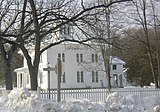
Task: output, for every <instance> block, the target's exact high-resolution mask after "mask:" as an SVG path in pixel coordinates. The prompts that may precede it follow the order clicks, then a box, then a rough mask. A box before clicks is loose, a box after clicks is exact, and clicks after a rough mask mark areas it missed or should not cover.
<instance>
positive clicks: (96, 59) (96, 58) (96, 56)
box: [95, 54, 98, 62]
mask: <svg viewBox="0 0 160 112" xmlns="http://www.w3.org/2000/svg"><path fill="white" fill-rule="evenodd" d="M95 62H98V55H97V54H95Z"/></svg>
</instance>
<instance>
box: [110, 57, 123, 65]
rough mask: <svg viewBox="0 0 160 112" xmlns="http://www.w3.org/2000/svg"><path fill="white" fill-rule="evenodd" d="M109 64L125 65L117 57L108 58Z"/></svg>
mask: <svg viewBox="0 0 160 112" xmlns="http://www.w3.org/2000/svg"><path fill="white" fill-rule="evenodd" d="M110 63H111V64H123V65H125V64H126V63H125V62H124V61H123V60H121V59H119V58H117V57H113V56H110Z"/></svg>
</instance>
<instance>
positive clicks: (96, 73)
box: [96, 71, 98, 82]
mask: <svg viewBox="0 0 160 112" xmlns="http://www.w3.org/2000/svg"><path fill="white" fill-rule="evenodd" d="M96 82H98V71H96Z"/></svg>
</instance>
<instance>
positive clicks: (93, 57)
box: [91, 54, 94, 62]
mask: <svg viewBox="0 0 160 112" xmlns="http://www.w3.org/2000/svg"><path fill="white" fill-rule="evenodd" d="M91 59H92V62H94V54H92V57H91Z"/></svg>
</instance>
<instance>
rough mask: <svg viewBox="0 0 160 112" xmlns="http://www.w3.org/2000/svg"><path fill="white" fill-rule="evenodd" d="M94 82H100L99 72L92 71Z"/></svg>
mask: <svg viewBox="0 0 160 112" xmlns="http://www.w3.org/2000/svg"><path fill="white" fill-rule="evenodd" d="M92 82H98V71H96V72H94V71H92Z"/></svg>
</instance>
